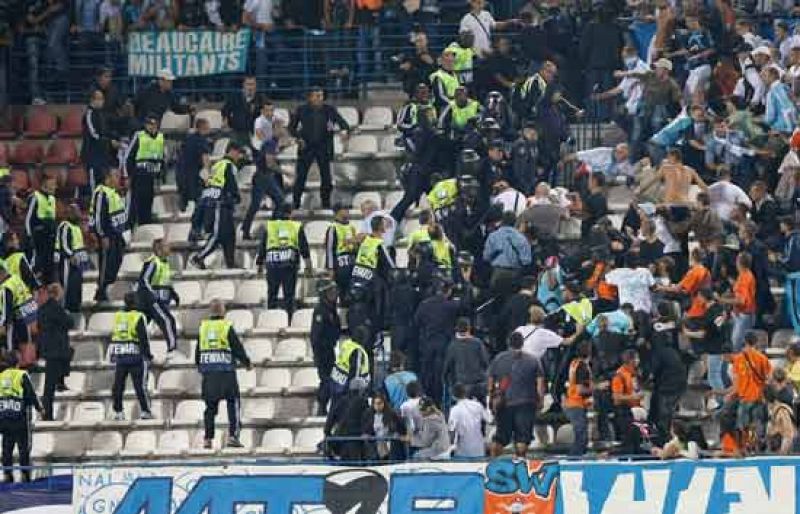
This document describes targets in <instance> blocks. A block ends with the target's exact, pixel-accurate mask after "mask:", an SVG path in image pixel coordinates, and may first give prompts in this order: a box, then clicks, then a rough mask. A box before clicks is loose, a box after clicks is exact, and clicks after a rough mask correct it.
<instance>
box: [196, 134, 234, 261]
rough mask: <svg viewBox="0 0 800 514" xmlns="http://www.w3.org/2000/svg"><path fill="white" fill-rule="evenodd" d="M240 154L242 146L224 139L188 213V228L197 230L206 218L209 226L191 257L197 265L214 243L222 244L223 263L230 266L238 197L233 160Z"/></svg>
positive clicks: (206, 255)
mask: <svg viewBox="0 0 800 514" xmlns="http://www.w3.org/2000/svg"><path fill="white" fill-rule="evenodd" d="M241 158H242V147H241V146H239V145H238V144H237V143H235V142H233V141H232V142H230V143H228V148H227V151H226V153H225V157H223V158H222V159H220V160H219V161H218V162H216V163H215V164H214V165H213V166H212V167H211V174H210V176H209V177H208V179H207V180H206V187H205V189H203V193H202V195H201V198H200V205H199V206H197V207H196V209H197V210H196V211H195V213H194V214H193V215H192V232H194V233H197V232H199V231H200V229H201V227H202V224H203V223H204V221H206V220H207V219H209V221H210V223H209V224H208V225H210V226H211V235H210V236H209V238H208V240H207V241H206V243H205V245H204V246H203V248H202V249H201V250H200V252H198V253H197V255H194V256H193V257H192V258H191V262H192V264H194V265H195V266H197V267H198V268H200V269H206V265H205V259H206V257H208V256H209V255H211V252H213V251H214V250H215V249H216V248H217V247H218V246H222V252H223V254H224V255H225V266H226V267H228V268H233V267H234V262H233V258H234V250H235V249H236V230H235V229H234V226H233V210H234V209H235V208H236V206H237V205H238V204H239V202H240V201H241V197H240V196H239V186H238V184H237V183H236V173H237V165H238V164H237V163H238V162H239V160H240V159H241Z"/></svg>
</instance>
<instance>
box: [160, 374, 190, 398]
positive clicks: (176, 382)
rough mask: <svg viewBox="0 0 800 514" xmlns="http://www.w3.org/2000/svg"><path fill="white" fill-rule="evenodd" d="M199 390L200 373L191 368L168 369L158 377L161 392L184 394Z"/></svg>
mask: <svg viewBox="0 0 800 514" xmlns="http://www.w3.org/2000/svg"><path fill="white" fill-rule="evenodd" d="M199 391H200V375H199V374H198V373H197V372H196V371H195V370H193V369H168V370H165V371H162V372H161V375H160V376H159V377H158V392H159V393H161V394H186V393H192V394H194V393H197V392H199Z"/></svg>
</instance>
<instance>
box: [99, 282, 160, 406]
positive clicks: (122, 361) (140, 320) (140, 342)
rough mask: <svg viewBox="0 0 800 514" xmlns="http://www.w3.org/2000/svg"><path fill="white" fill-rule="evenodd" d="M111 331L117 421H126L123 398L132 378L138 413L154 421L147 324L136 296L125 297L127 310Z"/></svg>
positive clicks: (112, 388) (150, 356)
mask: <svg viewBox="0 0 800 514" xmlns="http://www.w3.org/2000/svg"><path fill="white" fill-rule="evenodd" d="M113 323H114V324H113V325H112V327H111V342H110V343H109V345H108V358H109V360H110V361H111V362H113V363H114V365H115V371H114V384H113V385H112V387H111V396H112V403H113V404H112V408H113V409H114V420H115V421H123V420H124V419H125V414H124V412H123V411H122V395H123V393H124V392H125V382H126V380H127V379H128V375H130V376H131V381H132V382H133V389H134V391H136V398H137V399H138V400H139V412H140V413H141V418H142V419H152V418H153V415H152V414H151V413H150V398H149V397H148V395H147V380H148V378H149V370H150V361H152V360H153V355H152V354H151V353H150V339H149V337H148V335H147V320H146V319H145V317H144V314H142V313H141V312H139V311H138V310H136V293H134V292H133V291H129V292H128V293H126V294H125V310H122V311H119V312H117V313H116V314H115V315H114V322H113Z"/></svg>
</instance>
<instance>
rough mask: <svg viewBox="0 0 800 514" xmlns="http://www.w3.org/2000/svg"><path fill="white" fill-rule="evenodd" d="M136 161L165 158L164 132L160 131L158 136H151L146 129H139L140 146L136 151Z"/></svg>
mask: <svg viewBox="0 0 800 514" xmlns="http://www.w3.org/2000/svg"><path fill="white" fill-rule="evenodd" d="M135 159H136V162H142V161H161V160H163V159H164V134H162V133H161V132H159V133H158V134H156V137H153V136H151V135H150V134H148V133H147V131H146V130H140V131H139V148H138V150H137V152H136V157H135Z"/></svg>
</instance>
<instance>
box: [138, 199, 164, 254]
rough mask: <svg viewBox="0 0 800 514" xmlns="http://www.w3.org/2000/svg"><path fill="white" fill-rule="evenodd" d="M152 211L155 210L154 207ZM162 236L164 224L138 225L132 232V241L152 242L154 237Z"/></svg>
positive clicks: (159, 237) (161, 237)
mask: <svg viewBox="0 0 800 514" xmlns="http://www.w3.org/2000/svg"><path fill="white" fill-rule="evenodd" d="M159 198H160V197H159ZM154 201H155V200H154ZM153 212H156V211H155V208H154V209H153ZM163 238H164V225H153V224H151V225H140V226H138V227H136V231H135V232H134V233H133V242H134V243H152V242H153V241H155V240H156V239H163Z"/></svg>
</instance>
